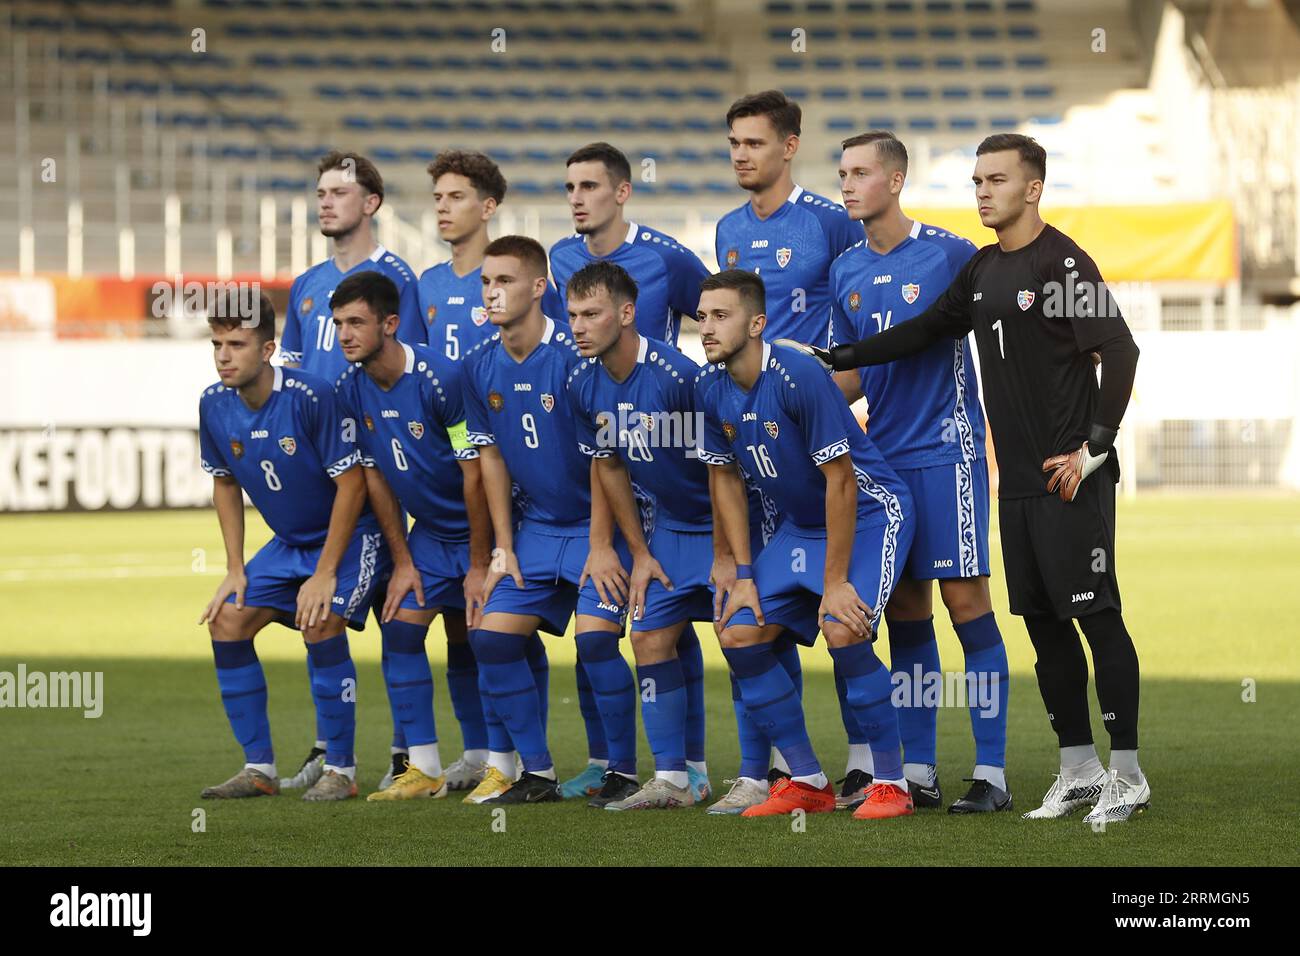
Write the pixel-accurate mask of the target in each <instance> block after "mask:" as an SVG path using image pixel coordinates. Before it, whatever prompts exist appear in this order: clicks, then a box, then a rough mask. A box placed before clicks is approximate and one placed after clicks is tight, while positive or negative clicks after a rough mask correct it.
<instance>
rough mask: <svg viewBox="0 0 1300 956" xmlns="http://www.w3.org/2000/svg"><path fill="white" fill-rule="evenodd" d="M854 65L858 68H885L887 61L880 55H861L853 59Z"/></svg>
mask: <svg viewBox="0 0 1300 956" xmlns="http://www.w3.org/2000/svg"><path fill="white" fill-rule="evenodd" d="M853 66H854V68H855V69H858V70H883V69H884V68H885V61H884V59H883V58H882V57H878V56H860V57H858V58H857V59H856V60H854V61H853Z"/></svg>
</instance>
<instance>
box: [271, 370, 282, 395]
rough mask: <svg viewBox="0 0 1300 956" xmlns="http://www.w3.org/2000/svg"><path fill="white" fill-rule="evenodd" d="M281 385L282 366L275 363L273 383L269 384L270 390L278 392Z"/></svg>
mask: <svg viewBox="0 0 1300 956" xmlns="http://www.w3.org/2000/svg"><path fill="white" fill-rule="evenodd" d="M283 385H284V368H283V366H280V365H277V366H276V367H275V384H274V385H272V386H271V391H273V392H278V391H280V388H281V386H283Z"/></svg>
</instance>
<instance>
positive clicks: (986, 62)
mask: <svg viewBox="0 0 1300 956" xmlns="http://www.w3.org/2000/svg"><path fill="white" fill-rule="evenodd" d="M1006 68H1007V61H1006V59H1004V58H1003V57H1000V56H977V57H976V58H975V69H977V70H1005V69H1006Z"/></svg>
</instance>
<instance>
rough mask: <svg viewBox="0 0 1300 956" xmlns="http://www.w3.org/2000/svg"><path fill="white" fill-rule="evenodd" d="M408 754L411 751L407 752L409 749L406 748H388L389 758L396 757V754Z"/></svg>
mask: <svg viewBox="0 0 1300 956" xmlns="http://www.w3.org/2000/svg"><path fill="white" fill-rule="evenodd" d="M406 753H410V751H409V750H407V748H405V747H389V748H388V754H389V756H395V755H396V754H406Z"/></svg>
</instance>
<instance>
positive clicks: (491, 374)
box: [464, 317, 591, 535]
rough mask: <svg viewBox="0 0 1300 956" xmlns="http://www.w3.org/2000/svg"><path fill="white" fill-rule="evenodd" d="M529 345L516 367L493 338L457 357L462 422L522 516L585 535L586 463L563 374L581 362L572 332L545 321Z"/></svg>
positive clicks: (588, 482)
mask: <svg viewBox="0 0 1300 956" xmlns="http://www.w3.org/2000/svg"><path fill="white" fill-rule="evenodd" d="M545 321H546V330H545V332H543V334H542V340H541V342H540V343H539V344H538V346H537V348H535V349H533V351H532V352H530V353H529V354H528V357H527V358H526V359H524V360H523V361H522V362H516V361H515V360H514V359H513V358H511V357H510V355H509V353H507V352H506V350H505V346H503V345H502V344H501V337H500V336H499V335H493V336H492V337H491V338H490V339H486V340H484V341H483V342H481V343H480V344H479V345H477V346H475V347H474V349H473V351H471V352H470V353H469V355H468V356H467V357H466V359H465V369H464V382H465V389H464V392H465V419H466V423H467V426H468V429H469V440H470V442H471V443H472V444H474V445H479V446H483V445H496V446H497V448H499V449H500V450H501V457H502V459H504V460H505V463H506V468H507V469H508V470H509V471H510V477H511V479H512V480H513V481H514V483H515V485H516V486H517V487H518V489H519V491H520V492H521V495H522V505H523V507H522V517H523V518H524V519H525V520H533V521H539V522H543V523H545V524H548V525H551V526H554V527H555V529H556V531H557V533H561V534H573V535H578V534H586V533H587V526H588V524H589V523H590V521H591V462H590V460H589V459H588V458H587V456H586V455H584V454H583V453H582V452H581V451H579V450H578V438H577V431H576V427H575V424H574V415H573V408H572V406H571V405H570V404H569V400H568V397H567V396H566V395H565V386H566V385H567V383H568V379H569V373H570V372H572V371H573V369H574V368H575V367H576V366H577V365H578V363H579V362H581V361H582V356H580V355H579V354H578V347H577V346H576V345H575V344H574V342H573V331H572V330H571V329H570V328H569V327H568V326H567V325H565V324H564V323H561V322H556V321H555V320H554V319H552V318H549V317H547V318H546V320H545Z"/></svg>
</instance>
